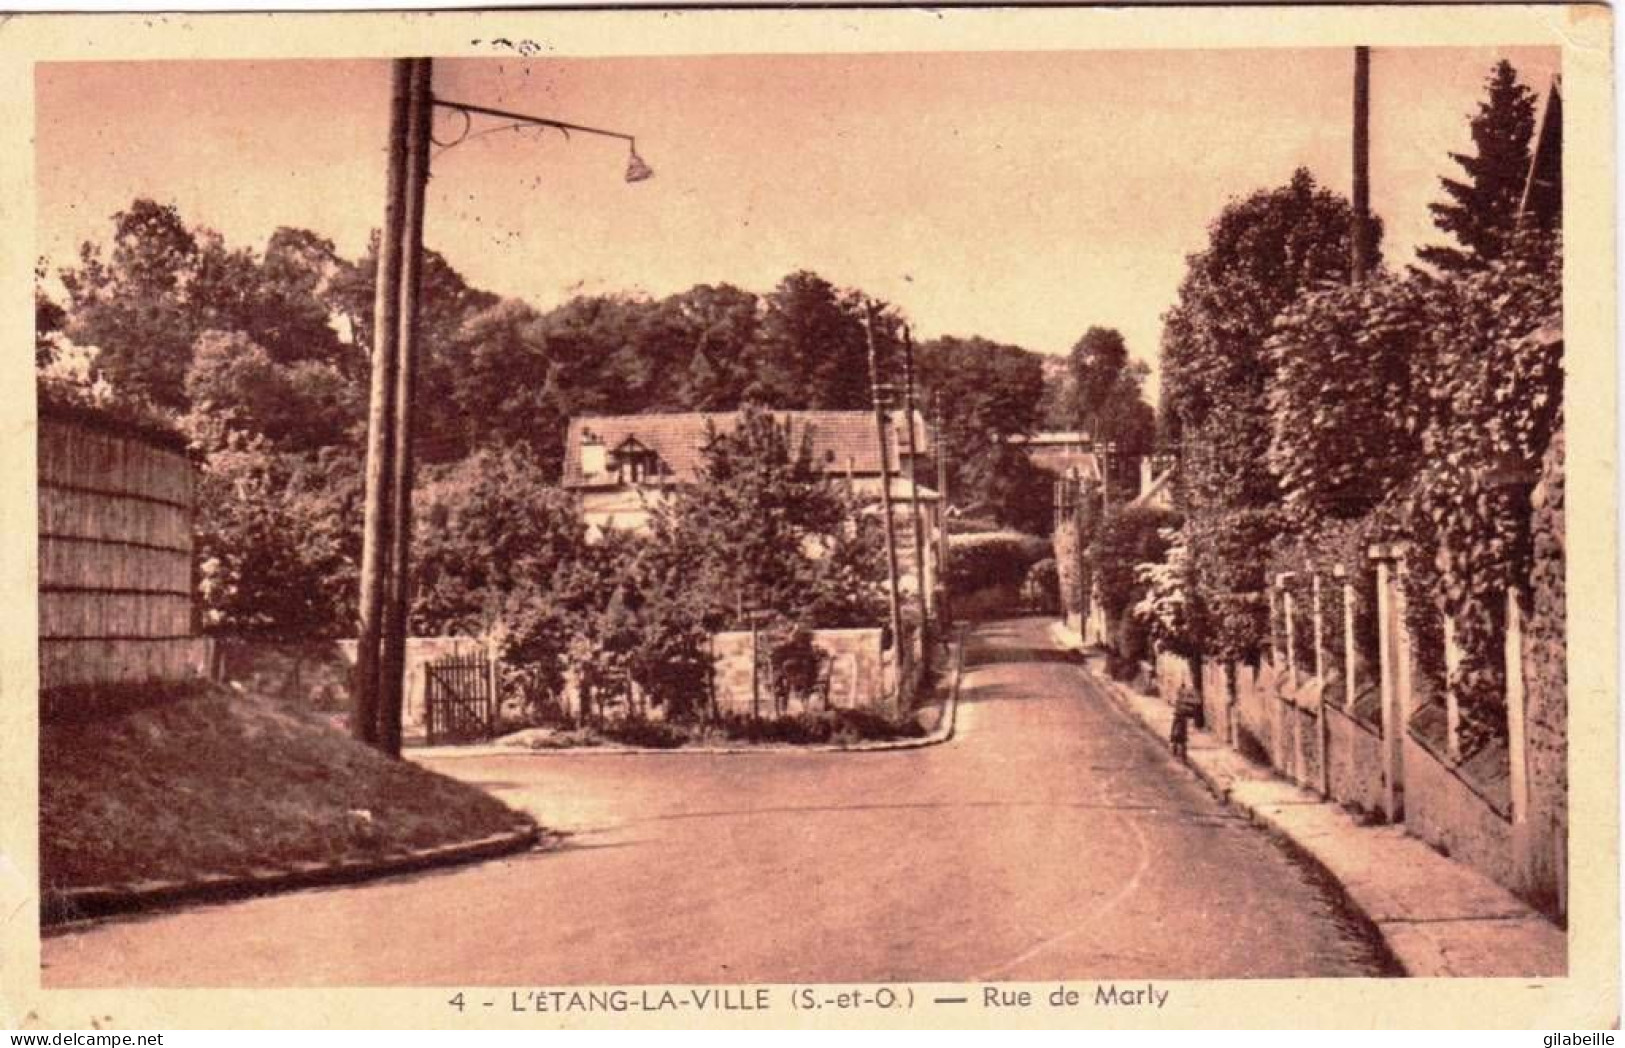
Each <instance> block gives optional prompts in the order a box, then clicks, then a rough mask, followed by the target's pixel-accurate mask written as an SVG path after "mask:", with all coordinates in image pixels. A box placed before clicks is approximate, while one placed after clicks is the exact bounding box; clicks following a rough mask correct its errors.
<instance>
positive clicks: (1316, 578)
mask: <svg viewBox="0 0 1625 1048" xmlns="http://www.w3.org/2000/svg"><path fill="white" fill-rule="evenodd" d="M1309 570H1310V575H1309V593H1310V599H1311V600H1312V601H1313V602H1314V607H1313V608H1311V609H1310V619H1311V621H1312V622H1313V624H1314V627H1315V678H1316V679H1317V680H1325V679H1326V642H1325V640H1324V639H1323V638H1322V637H1321V632H1322V630H1323V629H1324V627H1325V623H1324V621H1323V619H1322V617H1321V614H1320V572H1318V571H1315V569H1314V568H1313V567H1311V568H1310V569H1309Z"/></svg>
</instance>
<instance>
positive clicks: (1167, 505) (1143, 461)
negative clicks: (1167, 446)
mask: <svg viewBox="0 0 1625 1048" xmlns="http://www.w3.org/2000/svg"><path fill="white" fill-rule="evenodd" d="M1176 462H1177V460H1176V459H1174V458H1173V457H1171V456H1158V455H1144V456H1142V457H1141V458H1140V494H1139V495H1138V496H1137V497H1136V498H1135V499H1134V502H1133V503H1132V505H1135V506H1143V507H1146V508H1149V509H1173V508H1174V465H1175V463H1176Z"/></svg>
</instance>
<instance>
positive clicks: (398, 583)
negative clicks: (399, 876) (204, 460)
mask: <svg viewBox="0 0 1625 1048" xmlns="http://www.w3.org/2000/svg"><path fill="white" fill-rule="evenodd" d="M411 65H412V77H411V86H410V95H409V98H408V103H407V121H406V124H407V141H406V178H407V190H406V201H405V203H406V207H405V211H404V214H403V217H402V233H401V271H400V282H399V285H398V294H399V300H398V302H399V305H398V318H397V319H398V323H399V334H398V335H397V355H398V360H397V363H396V370H395V389H394V398H395V417H394V419H393V421H394V460H393V463H392V464H393V466H394V476H393V479H392V482H391V484H390V496H391V498H390V539H391V548H390V565H389V567H390V572H389V580H388V585H387V587H386V601H385V605H384V626H383V636H382V638H381V641H380V644H379V649H380V652H381V654H380V656H379V664H380V669H379V672H380V674H381V678H380V686H379V689H378V746H379V748H380V749H382V750H383V751H384V752H385V753H388V754H390V755H391V756H395V757H398V756H400V753H401V715H402V712H403V710H404V707H405V694H404V690H405V687H406V634H407V628H406V627H407V617H408V611H409V610H410V606H411V597H412V594H411V586H410V580H411V564H412V481H413V462H412V428H413V427H412V423H413V419H412V414H413V408H412V402H413V389H414V386H415V385H416V378H417V376H416V372H417V341H418V339H417V335H418V314H419V308H418V291H419V285H420V284H421V283H422V281H421V279H420V277H421V273H422V269H423V198H424V194H425V191H426V190H427V188H428V183H429V132H430V129H431V127H432V124H433V120H434V109H433V107H434V97H433V90H432V87H431V84H432V81H433V78H434V63H433V60H431V59H428V58H417V59H413V60H412V61H411Z"/></svg>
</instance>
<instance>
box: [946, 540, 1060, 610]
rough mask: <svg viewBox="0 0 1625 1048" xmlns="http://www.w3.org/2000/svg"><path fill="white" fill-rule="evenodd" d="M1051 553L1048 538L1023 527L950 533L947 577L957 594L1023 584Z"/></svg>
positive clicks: (961, 595)
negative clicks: (1015, 529) (1035, 567)
mask: <svg viewBox="0 0 1625 1048" xmlns="http://www.w3.org/2000/svg"><path fill="white" fill-rule="evenodd" d="M1049 555H1050V544H1049V543H1048V542H1046V541H1045V540H1044V539H1041V538H1038V537H1037V536H1034V535H1026V534H1023V533H1021V532H1019V531H994V532H984V533H982V534H978V535H950V536H949V538H948V570H947V572H945V573H944V581H945V582H946V583H947V586H948V592H949V594H950V595H951V596H953V597H965V596H969V595H970V594H972V593H975V592H976V591H977V590H984V589H993V588H995V587H998V586H1008V587H1010V588H1012V589H1014V588H1016V587H1019V586H1020V585H1021V584H1022V582H1023V581H1024V580H1025V579H1026V577H1027V572H1028V571H1029V570H1030V569H1031V568H1032V566H1033V565H1034V564H1037V563H1038V562H1039V561H1041V560H1043V559H1044V558H1045V557H1048V556H1049Z"/></svg>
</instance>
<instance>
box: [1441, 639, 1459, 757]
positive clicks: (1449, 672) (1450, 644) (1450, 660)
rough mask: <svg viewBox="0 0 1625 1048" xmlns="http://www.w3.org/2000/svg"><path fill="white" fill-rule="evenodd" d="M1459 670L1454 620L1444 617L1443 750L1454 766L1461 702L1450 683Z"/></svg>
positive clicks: (1457, 750)
mask: <svg viewBox="0 0 1625 1048" xmlns="http://www.w3.org/2000/svg"><path fill="white" fill-rule="evenodd" d="M1460 668H1461V645H1460V644H1457V643H1456V620H1455V619H1454V618H1452V617H1451V616H1450V615H1448V614H1446V615H1445V616H1444V724H1445V734H1444V748H1445V754H1446V755H1447V756H1449V758H1450V760H1451V762H1452V763H1454V764H1460V763H1461V700H1460V698H1459V697H1458V696H1457V695H1456V689H1455V687H1454V686H1453V685H1452V682H1453V681H1454V680H1455V679H1456V671H1457V670H1458V669H1460Z"/></svg>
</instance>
